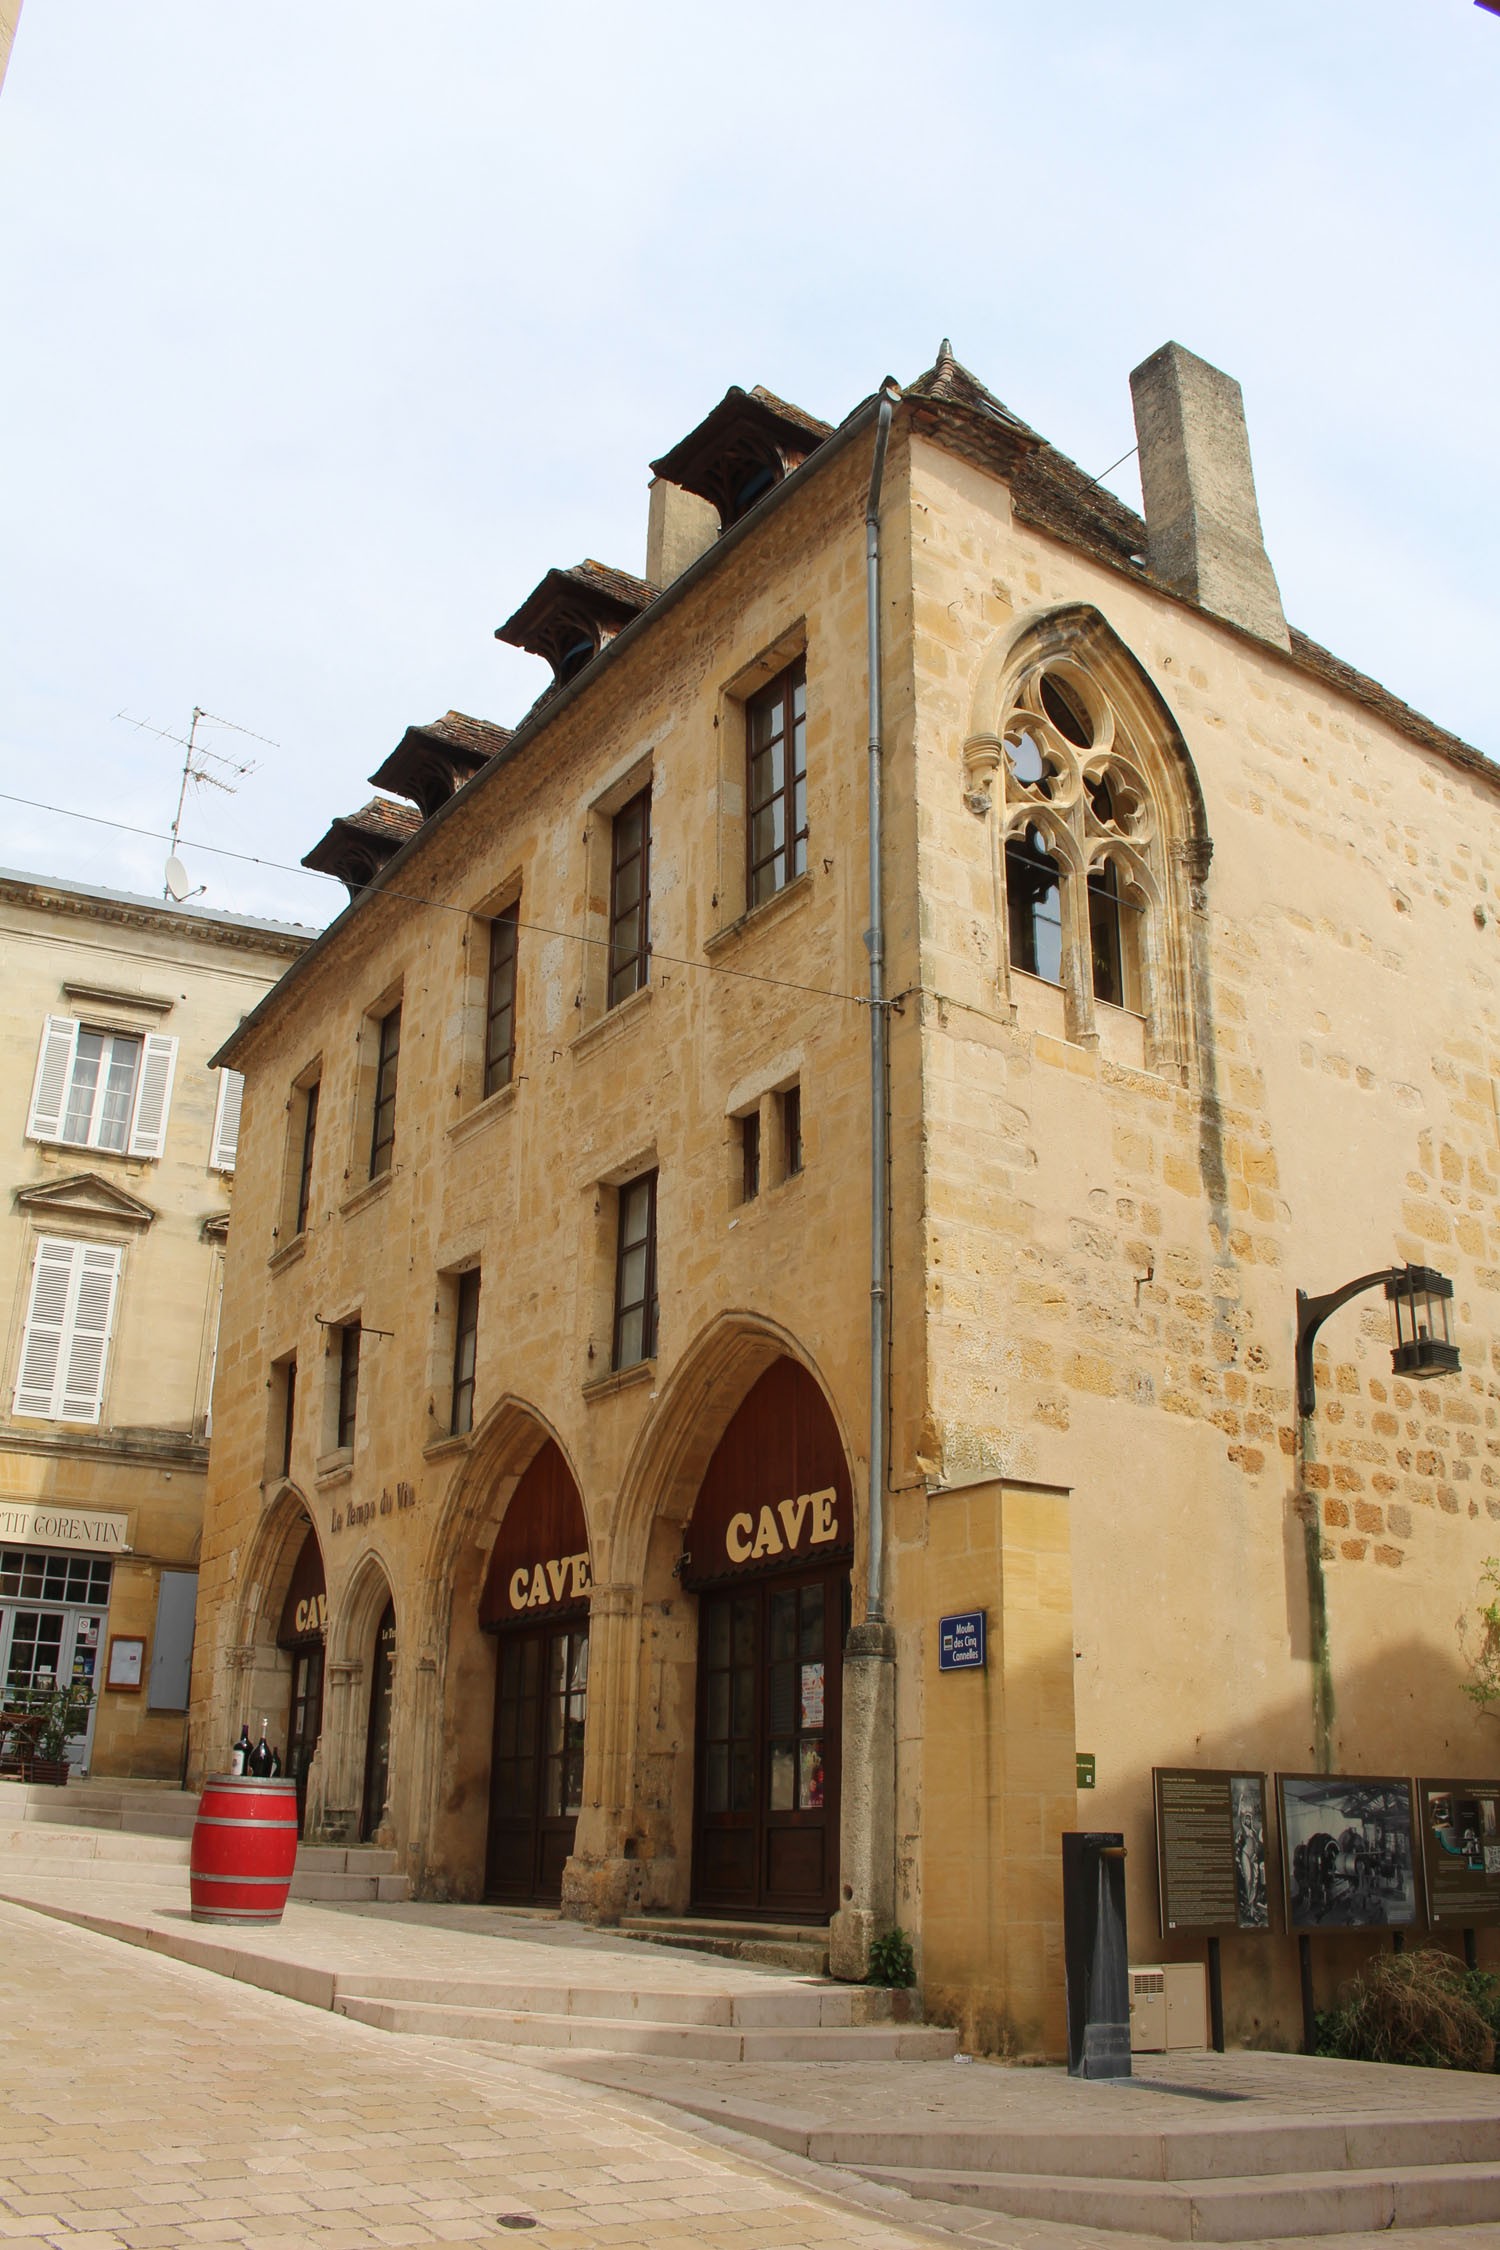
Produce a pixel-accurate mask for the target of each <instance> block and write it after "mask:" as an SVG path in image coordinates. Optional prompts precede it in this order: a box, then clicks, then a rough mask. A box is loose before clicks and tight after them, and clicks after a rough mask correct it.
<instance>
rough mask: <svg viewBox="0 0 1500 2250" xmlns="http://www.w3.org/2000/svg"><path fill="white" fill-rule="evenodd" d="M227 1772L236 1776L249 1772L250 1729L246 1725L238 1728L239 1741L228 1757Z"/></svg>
mask: <svg viewBox="0 0 1500 2250" xmlns="http://www.w3.org/2000/svg"><path fill="white" fill-rule="evenodd" d="M229 1770H230V1772H231V1773H232V1774H234V1775H236V1776H239V1775H241V1774H246V1773H248V1772H249V1770H250V1729H249V1727H248V1725H247V1726H242V1727H241V1728H240V1739H239V1741H238V1742H237V1743H236V1744H235V1746H234V1749H233V1752H232V1753H231V1755H230V1760H229Z"/></svg>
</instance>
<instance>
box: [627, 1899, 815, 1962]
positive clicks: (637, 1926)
mask: <svg viewBox="0 0 1500 2250" xmlns="http://www.w3.org/2000/svg"><path fill="white" fill-rule="evenodd" d="M618 1927H619V1934H620V1936H621V1937H628V1938H637V1939H639V1940H640V1941H641V1942H642V1943H643V1944H645V1945H677V1946H681V1947H682V1948H683V1950H684V1951H685V1952H688V1953H711V1954H715V1955H717V1957H718V1958H719V1959H720V1960H721V1961H748V1962H751V1963H753V1964H755V1965H757V1966H759V1967H761V1968H766V1969H791V1970H794V1971H795V1972H796V1973H797V1974H799V1975H801V1976H810V1977H822V1976H827V1974H828V1932H827V1930H826V1929H822V1928H819V1927H818V1925H817V1924H815V1923H800V1922H711V1921H707V1920H700V1919H699V1917H698V1916H696V1915H689V1916H682V1917H680V1918H679V1917H675V1916H669V1915H658V1914H627V1915H624V1916H622V1918H621V1920H620V1923H619V1925H618Z"/></svg>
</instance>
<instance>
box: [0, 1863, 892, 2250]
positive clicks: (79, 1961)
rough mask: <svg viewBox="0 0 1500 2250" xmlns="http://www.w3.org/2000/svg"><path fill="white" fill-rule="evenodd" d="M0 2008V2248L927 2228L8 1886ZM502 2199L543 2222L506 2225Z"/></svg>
mask: <svg viewBox="0 0 1500 2250" xmlns="http://www.w3.org/2000/svg"><path fill="white" fill-rule="evenodd" d="M0 2027H3V2029H0V2099H3V2102H4V2105H5V2120H6V2123H5V2131H4V2135H3V2142H0V2244H3V2245H4V2250H40V2246H41V2245H43V2244H45V2245H46V2246H47V2250H169V2246H175V2245H178V2244H188V2243H194V2244H202V2245H208V2246H217V2245H220V2244H223V2245H226V2246H228V2245H244V2246H247V2250H260V2246H261V2245H263V2244H264V2245H275V2246H276V2250H294V2246H300V2245H302V2244H309V2245H316V2246H317V2250H373V2246H374V2245H383V2244H391V2245H399V2244H408V2243H410V2244H425V2243H439V2242H455V2243H459V2242H461V2243H498V2242H513V2241H516V2240H518V2239H522V2238H523V2236H529V2237H530V2239H533V2240H535V2241H536V2242H537V2243H538V2244H541V2245H545V2246H546V2250H635V2246H636V2245H640V2246H641V2250H647V2246H654V2245H658V2244H659V2245H663V2246H670V2250H804V2246H806V2250H825V2246H827V2250H835V2246H839V2250H841V2246H843V2245H846V2244H847V2245H851V2246H857V2250H912V2246H913V2245H914V2244H915V2243H917V2242H919V2241H921V2240H923V2239H924V2237H923V2236H922V2235H921V2234H914V2233H912V2232H911V2231H909V2230H906V2229H903V2228H900V2227H897V2226H893V2225H890V2224H887V2223H886V2222H885V2221H884V2220H883V2219H881V2218H880V2217H879V2216H877V2215H875V2214H872V2213H867V2212H865V2211H862V2210H859V2209H857V2208H851V2207H841V2206H840V2204H838V2203H836V2202H835V2201H833V2200H832V2199H831V2198H828V2197H825V2196H823V2195H820V2194H819V2193H818V2192H817V2191H816V2190H815V2189H813V2188H811V2187H809V2186H807V2185H803V2184H799V2183H797V2182H794V2181H792V2180H791V2179H789V2178H788V2177H787V2176H786V2174H785V2172H784V2171H777V2170H773V2169H771V2168H769V2167H767V2166H764V2165H760V2164H758V2163H756V2162H755V2161H754V2160H753V2158H752V2157H750V2156H749V2155H741V2154H739V2153H737V2152H735V2151H732V2150H730V2149H727V2148H724V2147H715V2146H713V2145H711V2144H710V2143H709V2142H708V2141H706V2140H705V2139H703V2138H702V2137H701V2136H698V2135H695V2134H693V2133H690V2132H688V2131H686V2130H681V2129H678V2128H677V2127H674V2126H672V2125H671V2124H668V2123H665V2122H662V2121H659V2120H657V2119H655V2118H652V2117H650V2116H649V2115H647V2114H646V2113H645V2112H644V2110H643V2109H642V2108H641V2107H640V2106H639V2105H632V2104H631V2103H630V2102H629V2101H628V2099H624V2100H622V2099H620V2098H618V2097H613V2096H611V2095H609V2094H606V2093H603V2092H601V2091H599V2090H598V2089H596V2088H593V2087H584V2086H579V2085H575V2084H573V2083H572V2082H569V2081H563V2080H559V2079H558V2078H556V2077H547V2076H545V2075H544V2074H543V2073H541V2072H539V2071H536V2070H534V2069H530V2068H526V2067H522V2066H518V2065H512V2064H509V2063H505V2062H499V2061H495V2060H493V2059H484V2058H477V2057H475V2058H471V2057H468V2056H466V2055H464V2054H462V2053H460V2052H457V2051H455V2050H452V2049H445V2050H443V2051H442V2052H434V2051H433V2046H432V2044H431V2043H429V2042H426V2041H421V2042H418V2041H407V2040H397V2039H394V2038H392V2037H391V2036H390V2035H389V2034H388V2033H385V2032H380V2031H372V2030H370V2029H369V2028H367V2027H366V2026H365V2025H363V2024H357V2023H351V2022H348V2021H347V2020H346V2019H344V2018H343V2017H337V2016H331V2015H328V2014H325V2013H323V2012H321V2011H318V2010H315V2009H312V2008H308V2007H304V2006H302V2005H301V2004H300V2003H298V2002H296V2001H293V2000H284V1999H281V1998H280V1997H278V1996H277V1995H275V1994H272V1993H266V1992H260V1991H256V1990H253V1989H251V1988H249V1987H247V1986H244V1985H240V1984H235V1983H231V1982H228V1981H226V1980H225V1979H223V1978H220V1977H215V1976H212V1975H210V1974H209V1973H208V1972H206V1971H204V1970H202V1969H195V1968H188V1967H185V1966H183V1965H181V1964H180V1963H177V1962H174V1961H166V1960H161V1959H159V1958H157V1957H155V1956H152V1955H148V1954H145V1953H142V1952H140V1951H139V1950H137V1949H136V1948H134V1947H127V1946H122V1945H119V1944H116V1943H115V1942H114V1941H112V1940H111V1939H109V1938H104V1937H98V1936H95V1935H94V1934H93V1933H92V1932H90V1931H86V1930H77V1929H69V1928H66V1927H64V1926H63V1925H61V1924H59V1923H56V1922H49V1921H46V1920H44V1919H42V1918H41V1917H39V1916H37V1915H34V1914H31V1913H28V1912H27V1911H26V1910H25V1909H24V1908H18V1907H14V1906H0ZM502 2214H514V2215H518V2216H520V2217H521V2218H523V2219H534V2220H535V2221H536V2222H537V2224H536V2227H535V2229H534V2230H532V2229H530V2228H527V2229H517V2230H515V2231H511V2230H509V2229H507V2228H504V2227H502V2226H501V2225H500V2224H499V2220H500V2217H501V2215H502ZM927 2239H930V2238H927Z"/></svg>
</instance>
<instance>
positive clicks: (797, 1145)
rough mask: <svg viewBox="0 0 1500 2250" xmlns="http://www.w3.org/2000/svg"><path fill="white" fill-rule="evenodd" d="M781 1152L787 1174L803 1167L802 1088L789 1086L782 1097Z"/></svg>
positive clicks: (789, 1174) (791, 1173)
mask: <svg viewBox="0 0 1500 2250" xmlns="http://www.w3.org/2000/svg"><path fill="white" fill-rule="evenodd" d="M781 1152H782V1161H783V1163H784V1165H785V1167H786V1176H787V1178H788V1179H791V1178H792V1176H793V1174H794V1173H797V1172H800V1171H801V1169H802V1088H801V1087H800V1086H788V1088H787V1090H786V1092H785V1093H784V1094H783V1095H782V1097H781Z"/></svg>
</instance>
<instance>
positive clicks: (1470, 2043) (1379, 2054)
mask: <svg viewBox="0 0 1500 2250" xmlns="http://www.w3.org/2000/svg"><path fill="white" fill-rule="evenodd" d="M1317 2034H1318V2036H1317V2052H1318V2053H1319V2054H1320V2055H1336V2056H1340V2057H1341V2058H1342V2059H1343V2060H1344V2061H1345V2062H1380V2063H1420V2064H1423V2065H1425V2066H1426V2067H1427V2068H1428V2069H1430V2070H1492V2069H1494V2067H1495V2053H1496V2040H1497V2037H1500V1978H1496V1977H1491V1976H1485V1975H1484V1974H1483V1973H1482V1972H1481V1971H1480V1970H1478V1969H1467V1968H1465V1967H1464V1964H1463V1963H1462V1961H1456V1960H1455V1959H1454V1957H1453V1955H1452V1954H1451V1953H1440V1952H1438V1951H1437V1949H1436V1948H1435V1947H1432V1946H1426V1947H1423V1949H1422V1950H1421V1951H1420V1952H1416V1953H1387V1954H1383V1955H1381V1957H1380V1958H1379V1959H1378V1960H1375V1961H1372V1962H1371V1963H1370V1965H1369V1967H1368V1968H1367V1969H1365V1970H1364V1972H1363V1973H1362V1975H1360V1976H1357V1977H1353V1978H1351V1979H1350V1981H1349V1982H1348V1983H1347V1984H1346V1985H1344V1986H1342V1987H1341V1988H1340V1991H1339V1996H1338V2000H1337V2002H1336V2003H1335V2005H1334V2006H1333V2007H1332V2008H1330V2009H1328V2010H1327V2011H1326V2012H1325V2013H1323V2014H1320V2015H1319V2016H1318V2018H1317Z"/></svg>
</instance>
